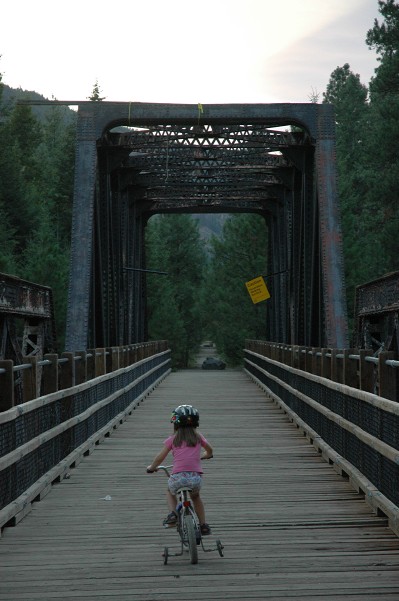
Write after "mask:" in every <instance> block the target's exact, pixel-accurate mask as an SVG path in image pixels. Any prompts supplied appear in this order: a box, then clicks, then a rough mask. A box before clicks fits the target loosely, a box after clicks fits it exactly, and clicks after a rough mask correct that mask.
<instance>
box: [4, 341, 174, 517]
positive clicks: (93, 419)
mask: <svg viewBox="0 0 399 601" xmlns="http://www.w3.org/2000/svg"><path fill="white" fill-rule="evenodd" d="M133 347H135V348H133ZM89 354H91V355H92V356H93V359H92V358H90V357H87V355H89ZM72 355H73V354H72ZM87 355H86V357H85V358H83V359H81V361H83V363H84V362H87V361H88V360H89V361H92V362H93V363H94V364H96V362H97V365H98V370H100V371H101V372H102V371H104V369H105V368H106V364H107V360H106V356H105V353H102V352H100V353H97V352H90V353H87ZM98 356H100V360H98ZM117 356H118V358H117ZM111 357H112V359H113V361H114V367H116V366H117V364H118V366H117V367H116V369H114V370H113V371H109V372H108V373H107V372H105V373H101V374H98V373H97V371H96V369H94V368H93V373H94V377H93V378H92V379H90V380H86V381H84V382H80V383H76V374H75V377H73V374H72V375H70V376H69V381H70V382H71V383H72V382H73V384H72V386H69V387H63V388H62V389H59V390H56V391H54V392H51V393H49V394H46V395H44V396H41V397H38V398H36V399H33V400H31V401H27V402H25V403H23V404H20V405H17V406H15V407H12V408H10V409H8V410H7V411H3V412H2V413H0V527H1V528H2V527H4V526H6V525H15V524H16V523H17V522H18V521H19V520H20V519H22V517H23V516H24V515H25V513H27V512H28V511H29V510H30V508H31V504H32V503H33V502H34V501H38V500H40V499H41V498H42V497H43V496H44V495H45V494H47V492H49V490H51V487H52V485H53V484H54V483H56V482H59V481H60V480H61V479H62V478H63V477H64V476H65V475H66V474H67V473H68V470H70V468H71V467H74V466H75V465H76V464H77V463H79V462H80V461H81V460H82V458H83V457H84V456H85V455H88V454H90V453H91V452H92V450H93V449H94V447H95V445H96V444H99V442H101V441H102V440H103V439H104V438H105V437H107V436H109V435H110V433H111V432H112V430H113V429H115V428H117V427H118V425H119V424H120V423H122V422H123V420H124V419H126V417H127V415H128V414H130V413H132V411H133V410H134V409H135V407H136V406H137V405H138V404H139V403H140V402H141V401H142V400H143V398H144V397H145V396H146V395H148V394H149V392H150V391H151V390H152V389H153V388H155V387H156V386H157V385H158V384H159V382H160V381H161V380H162V379H163V378H165V377H166V376H167V375H168V373H169V372H170V371H171V367H170V366H171V356H170V350H169V349H168V348H167V343H166V342H164V341H162V342H159V341H158V342H151V343H145V344H140V345H133V346H132V347H129V350H128V352H125V353H123V352H122V350H121V349H120V350H118V352H114V353H113V354H112V355H111ZM63 359H66V357H63ZM61 365H62V369H64V366H65V365H67V364H66V363H62V364H61ZM72 365H75V356H73V357H70V358H69V366H68V371H69V372H71V371H74V369H73V368H72V367H71V366H72ZM109 365H111V362H109ZM86 367H87V365H86ZM53 369H54V367H53ZM86 371H87V372H88V373H89V375H90V370H86ZM3 376H4V374H1V375H0V378H1V377H3ZM64 377H65V379H64V380H63V384H64V385H65V384H66V383H67V379H66V376H65V375H64ZM57 379H58V378H57ZM53 385H54V386H55V385H56V383H55V382H54V383H53Z"/></svg>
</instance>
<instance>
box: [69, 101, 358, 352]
mask: <svg viewBox="0 0 399 601" xmlns="http://www.w3.org/2000/svg"><path fill="white" fill-rule="evenodd" d="M162 212H164V213H165V212H170V213H178V212H187V213H201V212H202V213H212V212H214V213H216V212H217V213H234V212H253V213H257V214H260V215H262V216H263V217H264V218H265V219H266V220H267V223H268V229H269V236H268V241H267V244H268V248H269V253H268V254H269V272H270V273H271V274H274V275H272V277H271V279H270V281H269V282H268V283H269V287H270V288H271V292H272V298H271V299H270V301H268V307H269V309H268V320H267V324H266V325H265V336H266V337H267V338H268V339H269V340H276V341H280V342H286V343H292V344H303V345H306V346H312V345H313V346H330V345H331V346H334V347H344V346H347V324H346V308H345V295H344V281H343V262H342V250H341V231H340V217H339V208H338V203H337V198H336V182H335V133H334V119H333V113H332V109H331V107H330V106H328V105H316V104H307V105H304V104H301V105H208V106H203V107H201V110H200V109H199V107H197V106H195V105H162V104H159V105H154V104H140V103H112V102H82V103H79V112H78V132H77V152H76V172H75V196H74V216H73V226H72V261H71V276H70V287H69V301H68V322H67V333H66V334H67V335H66V340H67V342H66V345H67V348H68V349H70V350H72V349H78V348H87V347H99V346H112V345H121V344H129V343H133V342H140V341H142V340H145V339H146V336H147V331H146V327H147V326H146V294H145V275H144V272H143V271H140V270H144V269H145V267H146V263H145V254H144V232H145V226H146V223H147V221H148V219H149V217H150V216H151V215H154V214H156V213H162ZM265 243H266V241H265ZM132 268H133V269H132ZM254 275H258V274H254Z"/></svg>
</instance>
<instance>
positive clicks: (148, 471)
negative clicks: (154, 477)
mask: <svg viewBox="0 0 399 601" xmlns="http://www.w3.org/2000/svg"><path fill="white" fill-rule="evenodd" d="M157 471H158V468H153V467H152V465H149V466H148V467H147V474H153V473H154V472H157Z"/></svg>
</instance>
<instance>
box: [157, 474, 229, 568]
mask: <svg viewBox="0 0 399 601" xmlns="http://www.w3.org/2000/svg"><path fill="white" fill-rule="evenodd" d="M172 467H173V466H172V465H166V466H165V465H158V467H157V471H158V470H162V471H164V472H165V474H166V475H167V476H168V477H169V476H170V473H169V470H170V469H171V468H172ZM189 495H190V489H189V488H186V487H183V488H179V489H178V490H177V491H176V500H177V507H176V513H177V532H178V534H179V537H180V545H181V546H180V552H178V553H171V552H170V551H169V548H168V547H165V548H164V553H163V557H164V564H166V563H167V562H168V557H169V556H172V555H173V556H175V557H176V556H180V555H183V553H184V550H187V551H189V553H190V561H191V563H193V564H195V563H197V562H198V546H201V547H202V550H203V551H204V552H205V553H210V552H211V551H218V552H219V555H220V556H221V557H223V545H222V544H221V542H220V540H217V541H216V547H214V548H206V547H205V546H204V543H203V540H202V536H201V528H200V524H199V520H198V516H197V514H196V512H195V509H194V507H193V505H192V502H191V499H190V497H189Z"/></svg>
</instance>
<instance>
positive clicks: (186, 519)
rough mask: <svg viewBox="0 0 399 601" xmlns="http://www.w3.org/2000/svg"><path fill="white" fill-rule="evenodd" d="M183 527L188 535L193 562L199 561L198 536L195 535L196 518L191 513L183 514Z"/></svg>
mask: <svg viewBox="0 0 399 601" xmlns="http://www.w3.org/2000/svg"><path fill="white" fill-rule="evenodd" d="M183 528H184V533H185V535H186V537H187V544H188V550H189V552H190V561H191V563H198V548H197V537H196V535H195V525H194V518H193V517H192V515H191V514H190V513H187V514H186V515H184V516H183Z"/></svg>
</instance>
